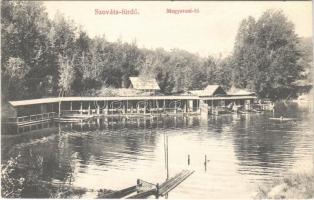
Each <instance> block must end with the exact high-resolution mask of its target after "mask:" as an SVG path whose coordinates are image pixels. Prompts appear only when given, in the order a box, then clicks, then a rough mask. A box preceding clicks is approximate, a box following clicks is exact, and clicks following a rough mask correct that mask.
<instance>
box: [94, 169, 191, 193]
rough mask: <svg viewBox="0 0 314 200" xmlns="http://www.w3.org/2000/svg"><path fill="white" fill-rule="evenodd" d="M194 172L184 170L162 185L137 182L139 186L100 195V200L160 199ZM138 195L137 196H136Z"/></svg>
mask: <svg viewBox="0 0 314 200" xmlns="http://www.w3.org/2000/svg"><path fill="white" fill-rule="evenodd" d="M193 173H194V171H191V170H182V171H181V172H180V173H178V174H176V175H175V176H174V177H172V178H170V179H168V180H166V181H165V182H163V183H162V184H160V185H159V184H158V183H157V184H156V185H154V184H152V183H148V182H146V181H142V180H139V179H138V180H137V184H136V185H134V186H131V187H128V188H125V189H122V190H118V191H113V192H109V193H105V194H103V195H99V196H98V197H99V198H105V199H119V198H127V199H146V198H148V197H150V196H155V197H156V198H158V197H159V196H165V195H166V194H168V193H169V192H170V191H171V190H173V189H174V188H176V187H177V186H178V185H179V184H180V183H182V182H183V181H184V180H185V179H187V178H188V177H189V176H191V175H192V174H193ZM134 193H136V194H134Z"/></svg>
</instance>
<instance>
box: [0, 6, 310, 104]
mask: <svg viewBox="0 0 314 200" xmlns="http://www.w3.org/2000/svg"><path fill="white" fill-rule="evenodd" d="M1 11H2V13H1V15H2V18H1V23H2V27H1V31H2V35H1V40H2V52H1V56H2V60H1V62H2V63H1V64H2V67H1V68H2V71H3V72H4V73H2V75H1V76H2V94H3V95H2V98H3V99H5V100H16V99H26V98H39V97H43V96H57V95H58V94H59V93H60V92H62V93H65V95H97V94H98V93H99V92H98V90H101V88H103V86H106V87H111V88H128V87H129V85H130V81H129V77H130V76H143V77H155V78H156V79H157V81H158V83H159V86H160V88H161V91H160V92H161V93H164V94H173V93H182V92H186V91H188V90H192V89H203V88H204V87H205V86H206V85H208V84H219V85H221V86H222V87H223V88H225V89H229V88H230V87H231V86H236V87H239V88H246V89H249V90H252V91H255V92H256V93H257V94H258V95H259V96H260V97H267V98H272V99H280V98H288V97H291V96H294V93H295V91H294V82H295V81H296V80H298V79H302V78H308V77H309V76H310V74H309V71H311V70H308V69H310V64H311V62H312V55H311V53H309V52H310V51H309V49H310V47H309V45H308V44H309V42H308V41H307V42H304V43H299V38H298V37H297V35H296V34H295V32H294V27H293V24H292V23H291V22H289V21H288V19H287V18H286V17H285V16H284V14H283V13H282V12H281V11H274V10H268V11H266V12H265V13H264V14H263V15H262V16H261V17H260V18H259V19H254V18H253V17H249V18H247V19H244V20H243V21H242V22H241V24H240V26H239V30H238V34H237V36H236V41H235V46H234V51H233V54H232V55H231V56H228V57H225V58H221V57H213V56H208V57H207V58H202V57H200V56H198V55H195V54H192V53H189V52H187V51H184V50H180V49H172V50H171V51H166V50H164V49H162V48H158V49H154V50H148V49H143V48H142V49H140V48H138V47H137V44H136V42H135V41H134V42H132V43H131V44H128V43H123V42H122V41H121V40H118V41H116V42H108V41H107V40H106V38H105V37H104V36H97V37H95V38H90V37H89V36H88V33H86V32H85V31H84V30H83V29H82V28H81V27H79V26H77V25H76V24H75V23H74V22H73V20H71V19H68V18H66V17H64V16H63V15H62V14H61V13H57V14H56V16H55V17H54V18H53V19H52V20H50V19H48V17H47V13H46V11H45V7H44V6H43V4H42V3H41V2H29V1H19V2H15V1H4V2H2V7H1ZM301 41H302V40H301ZM302 70H304V71H305V72H304V73H302ZM13 82H14V84H11V83H13Z"/></svg>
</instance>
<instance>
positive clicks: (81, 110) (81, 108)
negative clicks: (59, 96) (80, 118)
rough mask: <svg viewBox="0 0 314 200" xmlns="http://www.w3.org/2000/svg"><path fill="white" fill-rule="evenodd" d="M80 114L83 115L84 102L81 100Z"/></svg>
mask: <svg viewBox="0 0 314 200" xmlns="http://www.w3.org/2000/svg"><path fill="white" fill-rule="evenodd" d="M80 114H81V115H83V102H82V101H81V107H80Z"/></svg>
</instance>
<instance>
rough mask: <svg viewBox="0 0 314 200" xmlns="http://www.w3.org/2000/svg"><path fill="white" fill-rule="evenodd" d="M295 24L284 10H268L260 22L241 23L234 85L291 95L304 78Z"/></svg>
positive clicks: (275, 95)
mask: <svg viewBox="0 0 314 200" xmlns="http://www.w3.org/2000/svg"><path fill="white" fill-rule="evenodd" d="M297 44H298V38H297V35H296V34H295V32H294V26H293V24H292V23H291V22H290V21H288V20H287V18H286V16H285V15H284V14H283V13H282V11H277V10H268V11H266V12H265V13H264V14H263V15H262V16H261V17H260V18H259V19H258V20H257V21H256V22H255V20H254V18H252V17H249V18H248V19H246V20H243V21H242V23H241V24H240V28H239V31H238V35H237V37H236V43H235V47H234V54H233V62H234V70H233V85H235V86H237V87H241V88H248V89H252V90H254V91H255V92H256V93H257V94H258V95H259V96H260V97H266V98H271V99H282V98H288V97H291V96H293V95H294V92H295V91H294V89H293V86H292V83H293V82H294V81H295V80H297V79H299V78H300V73H301V71H302V68H301V67H300V66H299V65H298V62H297V61H298V60H299V58H300V52H299V51H298V49H297Z"/></svg>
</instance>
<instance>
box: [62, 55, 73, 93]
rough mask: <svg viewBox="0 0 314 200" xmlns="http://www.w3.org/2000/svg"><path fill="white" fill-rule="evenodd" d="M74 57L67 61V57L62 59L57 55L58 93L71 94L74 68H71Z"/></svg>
mask: <svg viewBox="0 0 314 200" xmlns="http://www.w3.org/2000/svg"><path fill="white" fill-rule="evenodd" d="M73 62H74V57H73V58H72V59H69V58H68V57H62V56H61V55H59V74H60V75H59V76H60V78H59V84H58V85H59V88H60V93H61V95H62V96H63V95H64V94H71V88H72V83H73V81H74V78H75V77H74V68H73Z"/></svg>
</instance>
